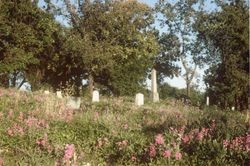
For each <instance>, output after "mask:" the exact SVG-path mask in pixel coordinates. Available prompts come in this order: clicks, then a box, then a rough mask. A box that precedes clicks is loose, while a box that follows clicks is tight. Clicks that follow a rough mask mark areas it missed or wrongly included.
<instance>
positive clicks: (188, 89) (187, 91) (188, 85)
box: [186, 82, 190, 97]
mask: <svg viewBox="0 0 250 166" xmlns="http://www.w3.org/2000/svg"><path fill="white" fill-rule="evenodd" d="M186 93H187V97H189V94H190V83H189V82H187V89H186Z"/></svg>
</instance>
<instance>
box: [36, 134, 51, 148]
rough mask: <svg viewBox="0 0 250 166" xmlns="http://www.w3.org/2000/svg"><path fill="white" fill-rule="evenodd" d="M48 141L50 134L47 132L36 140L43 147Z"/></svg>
mask: <svg viewBox="0 0 250 166" xmlns="http://www.w3.org/2000/svg"><path fill="white" fill-rule="evenodd" d="M47 141H48V135H47V133H45V134H44V137H43V138H40V139H38V140H37V141H36V144H37V145H39V146H41V147H45V146H46V144H47Z"/></svg>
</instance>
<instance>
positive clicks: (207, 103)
mask: <svg viewBox="0 0 250 166" xmlns="http://www.w3.org/2000/svg"><path fill="white" fill-rule="evenodd" d="M206 105H207V106H209V97H207V101H206Z"/></svg>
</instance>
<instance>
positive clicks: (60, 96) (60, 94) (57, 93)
mask: <svg viewBox="0 0 250 166" xmlns="http://www.w3.org/2000/svg"><path fill="white" fill-rule="evenodd" d="M56 96H57V98H59V99H62V98H63V97H62V91H56Z"/></svg>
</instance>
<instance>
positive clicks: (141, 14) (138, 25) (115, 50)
mask: <svg viewBox="0 0 250 166" xmlns="http://www.w3.org/2000/svg"><path fill="white" fill-rule="evenodd" d="M64 2H65V4H66V6H67V9H68V12H69V14H70V18H71V24H72V32H73V33H74V34H77V36H78V37H79V40H81V41H82V42H81V43H84V47H83V49H82V52H81V53H79V54H78V57H79V61H78V62H79V64H78V65H79V68H81V69H82V71H83V72H86V74H84V73H82V74H80V73H79V75H84V77H87V79H88V84H89V89H90V93H91V92H92V90H93V87H94V84H95V86H97V85H98V84H100V85H104V86H105V87H106V88H107V89H108V90H109V91H110V92H112V93H113V94H115V95H122V94H131V93H135V91H136V90H137V89H138V88H139V87H140V86H141V85H142V84H141V83H142V82H143V80H145V78H146V77H145V75H146V71H147V70H148V68H149V66H152V60H151V59H152V57H153V56H155V55H156V51H157V42H156V39H155V36H154V35H153V32H152V31H151V30H150V24H152V15H151V9H150V8H149V7H148V6H146V5H144V4H141V3H138V2H136V1H105V2H104V1H94V2H90V1H84V2H81V1H79V3H78V4H75V5H74V4H71V3H70V1H68V0H65V1H64ZM125 85H126V86H125Z"/></svg>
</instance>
